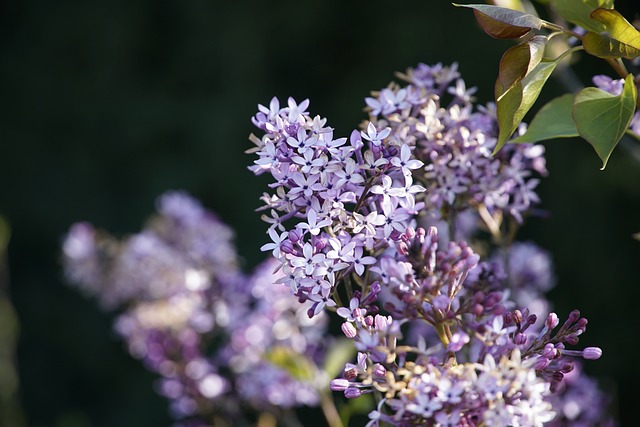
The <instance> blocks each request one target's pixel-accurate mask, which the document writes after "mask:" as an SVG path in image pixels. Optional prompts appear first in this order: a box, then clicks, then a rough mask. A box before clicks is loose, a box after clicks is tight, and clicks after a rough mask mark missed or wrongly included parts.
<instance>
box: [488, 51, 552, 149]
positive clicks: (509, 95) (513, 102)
mask: <svg viewBox="0 0 640 427" xmlns="http://www.w3.org/2000/svg"><path fill="white" fill-rule="evenodd" d="M556 65H557V62H556V61H543V62H540V63H539V64H538V65H536V67H535V68H534V69H533V70H531V72H530V73H528V74H527V75H526V76H525V77H524V78H523V79H522V80H521V81H519V82H517V83H516V84H514V85H513V86H512V87H511V88H510V89H509V90H507V91H506V92H505V93H504V94H503V95H502V96H501V97H499V98H497V99H496V104H497V109H498V111H497V114H498V126H499V127H500V133H499V135H498V143H497V144H496V148H495V149H494V150H493V153H494V154H495V153H497V152H498V151H499V150H500V149H501V148H502V147H503V146H504V144H505V143H506V142H507V140H508V139H509V138H510V137H511V135H513V132H514V131H515V130H516V128H517V127H518V125H519V124H520V122H521V121H522V119H523V118H524V116H525V114H527V111H529V109H531V107H532V106H533V103H534V102H536V99H538V95H540V91H541V90H542V87H543V86H544V84H545V83H546V82H547V79H548V78H549V76H550V75H551V73H552V72H553V70H554V69H555V68H556Z"/></svg>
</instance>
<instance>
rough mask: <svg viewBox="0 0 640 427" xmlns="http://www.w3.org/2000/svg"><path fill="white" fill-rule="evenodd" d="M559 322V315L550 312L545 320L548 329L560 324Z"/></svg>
mask: <svg viewBox="0 0 640 427" xmlns="http://www.w3.org/2000/svg"><path fill="white" fill-rule="evenodd" d="M559 323H560V320H559V319H558V315H557V314H555V313H549V315H548V316H547V320H546V321H545V322H544V325H545V326H546V327H547V329H548V330H552V329H553V328H555V327H556V326H558V324H559Z"/></svg>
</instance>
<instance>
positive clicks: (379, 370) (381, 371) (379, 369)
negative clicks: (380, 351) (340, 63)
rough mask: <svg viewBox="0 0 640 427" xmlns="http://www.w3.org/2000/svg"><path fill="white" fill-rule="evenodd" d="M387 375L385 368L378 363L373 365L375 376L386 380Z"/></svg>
mask: <svg viewBox="0 0 640 427" xmlns="http://www.w3.org/2000/svg"><path fill="white" fill-rule="evenodd" d="M386 374H387V370H386V368H385V367H384V366H382V365H381V364H379V363H376V364H375V365H373V375H375V376H376V377H379V378H384V376H385V375H386Z"/></svg>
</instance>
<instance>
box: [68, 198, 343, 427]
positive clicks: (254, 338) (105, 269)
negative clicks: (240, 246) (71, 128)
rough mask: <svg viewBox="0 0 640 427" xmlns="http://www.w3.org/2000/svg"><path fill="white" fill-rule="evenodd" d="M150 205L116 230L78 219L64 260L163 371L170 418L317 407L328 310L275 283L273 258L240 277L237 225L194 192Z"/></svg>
mask: <svg viewBox="0 0 640 427" xmlns="http://www.w3.org/2000/svg"><path fill="white" fill-rule="evenodd" d="M157 210H158V213H157V214H156V215H155V216H154V217H152V218H151V219H150V220H149V222H148V225H147V226H146V227H145V229H144V230H143V231H142V232H140V233H138V234H135V235H133V236H129V237H127V238H126V239H123V240H117V239H116V238H114V237H112V236H110V235H108V234H106V233H103V232H100V231H97V230H96V229H95V228H94V227H93V226H91V225H90V224H87V223H78V224H75V225H73V226H72V228H71V230H70V231H69V234H68V236H67V238H66V240H65V241H64V246H63V252H64V265H65V269H66V274H67V276H68V278H69V279H70V281H71V282H72V283H74V284H75V285H76V286H78V287H79V288H81V289H82V290H83V291H85V292H86V293H87V294H89V295H91V296H93V297H95V298H97V299H98V300H99V301H100V303H101V304H102V306H103V307H105V308H106V309H110V310H116V311H117V313H118V315H117V319H116V322H115V330H116V331H117V333H118V335H119V336H121V337H122V338H123V339H124V340H125V341H126V343H127V347H128V350H129V352H130V353H131V355H132V356H134V357H136V358H138V359H140V360H142V361H143V363H144V364H145V366H146V367H147V368H148V369H150V370H152V371H154V372H156V373H158V374H159V379H158V380H157V382H156V390H157V392H158V393H159V394H161V395H163V396H165V397H166V398H167V399H169V401H170V410H171V413H172V415H173V416H174V417H175V418H176V420H178V421H177V424H175V425H176V426H193V427H196V426H210V425H226V424H225V423H229V422H234V423H237V425H243V423H244V424H245V425H250V424H251V422H252V421H251V420H252V418H251V416H254V417H255V416H257V415H255V414H258V413H260V412H266V413H272V414H282V413H284V412H286V411H287V410H288V409H289V408H292V407H296V406H299V405H317V404H318V402H319V399H320V390H322V389H324V388H326V387H327V384H328V379H327V378H326V377H325V376H324V374H323V371H322V370H321V369H319V368H318V365H319V364H320V363H322V362H323V359H324V355H325V350H326V347H327V346H328V345H331V340H330V339H327V338H326V335H327V317H326V316H324V315H320V316H316V317H314V318H313V319H309V318H308V316H306V311H307V308H308V307H305V305H301V304H300V303H299V302H298V301H297V300H296V298H295V297H293V296H291V295H290V292H289V289H288V288H285V287H280V286H274V285H273V282H275V281H276V280H278V278H279V277H278V276H277V275H276V276H274V273H273V272H274V261H273V260H267V261H265V263H264V264H263V265H262V266H259V267H258V268H257V269H256V271H255V272H254V274H253V275H251V276H245V275H243V274H242V272H241V271H240V270H239V268H238V259H237V255H236V251H235V248H234V246H233V244H232V237H233V232H232V231H231V230H230V229H229V228H228V227H227V226H226V225H224V224H222V223H221V222H220V221H219V220H218V218H216V216H214V215H213V214H212V213H210V212H207V211H206V210H205V209H204V208H203V207H202V206H201V205H200V204H199V203H198V202H197V201H196V200H194V199H193V198H191V197H190V196H188V195H186V194H184V193H181V192H169V193H166V194H164V195H163V196H162V197H160V198H159V200H158V203H157ZM292 361H295V362H296V364H297V366H292V363H291V362H292ZM274 416H275V415H274Z"/></svg>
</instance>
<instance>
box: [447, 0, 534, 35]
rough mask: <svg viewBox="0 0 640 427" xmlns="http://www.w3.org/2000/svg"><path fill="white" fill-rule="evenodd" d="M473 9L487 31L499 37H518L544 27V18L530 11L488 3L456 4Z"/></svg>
mask: <svg viewBox="0 0 640 427" xmlns="http://www.w3.org/2000/svg"><path fill="white" fill-rule="evenodd" d="M453 5H454V6H457V7H467V8H470V9H473V13H474V14H475V16H476V20H477V21H478V23H479V24H480V26H481V27H482V29H483V30H484V32H485V33H487V34H489V35H490V36H491V37H494V38H497V39H518V38H520V37H522V36H524V35H525V34H527V33H528V32H529V31H531V30H532V29H536V30H539V29H540V28H542V20H541V19H540V18H538V17H537V16H535V15H532V14H530V13H525V12H520V11H517V10H512V9H507V8H505V7H498V6H490V5H486V4H456V3H453Z"/></svg>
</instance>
